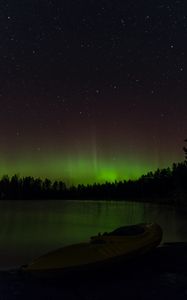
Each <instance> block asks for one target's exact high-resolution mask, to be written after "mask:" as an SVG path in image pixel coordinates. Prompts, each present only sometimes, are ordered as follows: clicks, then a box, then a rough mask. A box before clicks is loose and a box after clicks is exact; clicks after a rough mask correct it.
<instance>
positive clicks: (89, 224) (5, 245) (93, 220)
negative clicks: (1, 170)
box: [0, 201, 187, 269]
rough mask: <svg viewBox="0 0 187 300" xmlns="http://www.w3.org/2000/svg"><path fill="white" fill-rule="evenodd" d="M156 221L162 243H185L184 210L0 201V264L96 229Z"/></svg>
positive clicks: (12, 263)
mask: <svg viewBox="0 0 187 300" xmlns="http://www.w3.org/2000/svg"><path fill="white" fill-rule="evenodd" d="M149 221H150V222H157V223H159V224H160V225H161V226H162V228H163V230H164V239H163V241H164V242H176V241H177V242H178V241H187V211H184V210H181V211H178V210H175V209H174V208H172V207H168V206H159V205H151V204H142V203H132V202H104V201H100V202H98V201H27V202H26V201H25V202H24V201H6V202H0V268H1V269H4V268H12V267H13V268H14V267H17V266H19V265H22V264H25V263H27V262H28V261H30V260H31V259H32V258H33V257H35V256H39V255H41V254H43V253H45V252H48V251H50V250H53V249H55V248H59V247H61V246H64V245H68V244H71V243H76V242H79V241H87V240H89V237H90V236H92V235H95V234H97V233H98V232H104V231H110V230H113V229H114V228H116V227H119V226H123V225H129V224H135V223H139V222H149Z"/></svg>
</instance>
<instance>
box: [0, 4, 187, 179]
mask: <svg viewBox="0 0 187 300" xmlns="http://www.w3.org/2000/svg"><path fill="white" fill-rule="evenodd" d="M186 9H187V4H186V2H185V0H184V1H182V0H175V1H174V0H170V1H169V0H163V1H160V0H159V1H153V0H150V1H143V0H142V1H130V0H126V1H122V0H119V1H112V0H100V1H97V0H81V1H78V0H77V1H73V0H63V1H57V0H45V1H42V0H37V1H34V0H28V1H27V4H25V1H16V0H15V1H11V0H6V1H1V4H0V20H1V31H0V35H1V43H0V66H1V67H0V79H1V81H0V104H1V109H0V176H2V175H4V174H8V175H10V176H11V175H14V174H20V175H21V176H34V177H42V178H45V177H48V178H50V179H52V180H56V179H58V180H59V179H62V180H64V181H65V182H67V183H68V184H72V183H73V184H78V183H94V182H105V181H111V182H114V181H115V180H117V181H118V180H123V179H129V178H130V179H135V178H138V177H139V176H141V175H142V174H144V173H146V172H148V171H151V170H153V171H154V170H156V169H157V168H162V167H167V166H171V164H172V163H173V162H178V161H182V160H183V159H184V154H183V151H182V147H183V145H184V143H183V141H184V139H185V138H186V137H187V122H186V119H187V118H186V116H187V100H186V99H187V88H186V82H187V57H186V53H187V52H186V50H187V44H186V43H185V41H186V38H187V17H186Z"/></svg>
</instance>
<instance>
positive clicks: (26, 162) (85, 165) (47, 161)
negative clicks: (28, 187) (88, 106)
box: [0, 154, 157, 185]
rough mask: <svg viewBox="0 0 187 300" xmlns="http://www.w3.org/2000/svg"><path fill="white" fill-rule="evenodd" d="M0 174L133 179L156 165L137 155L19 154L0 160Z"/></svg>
mask: <svg viewBox="0 0 187 300" xmlns="http://www.w3.org/2000/svg"><path fill="white" fill-rule="evenodd" d="M0 165H1V167H0V175H4V174H8V175H9V176H12V175H14V174H19V175H20V176H33V177H41V178H46V177H47V178H50V179H51V180H63V181H64V182H66V183H67V184H68V185H71V184H75V185H77V184H79V183H80V184H81V183H82V184H93V183H95V182H96V183H103V182H106V181H108V182H114V181H119V180H124V179H126V180H128V179H137V178H138V177H140V176H141V175H142V174H146V173H147V172H149V171H154V170H155V169H156V168H157V166H155V165H154V164H148V163H146V162H145V161H143V160H142V161H140V160H138V159H136V160H134V159H133V160H131V159H129V157H128V158H126V159H125V158H120V159H115V160H113V159H112V158H109V157H108V158H101V159H99V158H97V161H95V158H94V157H89V156H88V155H84V156H81V155H79V156H77V157H73V156H70V155H69V156H68V155H66V156H63V157H61V156H60V155H49V154H48V155H47V156H40V157H32V158H31V157H30V158H29V157H28V156H25V157H23V156H22V157H20V158H17V159H15V160H12V161H8V160H3V159H1V161H0Z"/></svg>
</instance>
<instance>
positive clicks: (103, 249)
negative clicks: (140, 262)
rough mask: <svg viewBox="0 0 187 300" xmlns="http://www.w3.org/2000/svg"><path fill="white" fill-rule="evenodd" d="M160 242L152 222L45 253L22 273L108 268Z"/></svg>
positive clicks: (160, 234) (159, 233)
mask: <svg viewBox="0 0 187 300" xmlns="http://www.w3.org/2000/svg"><path fill="white" fill-rule="evenodd" d="M161 239H162V229H161V227H160V226H159V225H158V224H156V223H148V224H138V225H132V226H124V227H120V228H117V229H116V230H114V231H112V232H110V233H104V234H102V235H101V234H98V235H97V236H94V237H91V239H90V242H88V243H79V244H74V245H70V246H65V247H63V248H60V249H57V250H55V251H52V252H50V253H47V254H45V255H43V256H41V257H38V258H36V259H34V260H33V261H32V262H31V263H30V264H28V265H26V266H24V267H23V268H22V270H23V271H25V272H39V271H42V272H43V271H45V272H46V271H59V270H60V271H63V270H72V269H73V270H74V269H81V268H88V269H91V268H95V267H96V268H98V267H103V266H104V265H105V266H106V265H108V266H110V265H111V264H113V263H115V262H117V261H118V262H121V261H124V260H129V259H130V258H135V257H137V256H139V255H142V254H145V253H147V252H149V251H150V250H152V249H153V248H155V247H157V246H158V245H159V244H160V242H161Z"/></svg>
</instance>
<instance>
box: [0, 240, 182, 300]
mask: <svg viewBox="0 0 187 300" xmlns="http://www.w3.org/2000/svg"><path fill="white" fill-rule="evenodd" d="M6 299H20V300H22V299H63V300H73V299H78V300H79V299H81V300H88V299H89V300H98V299H119V300H120V299H125V300H126V299H139V300H140V299H149V300H150V299H151V300H152V299H153V300H154V299H159V300H160V299H179V300H182V299H187V243H172V244H164V246H163V247H159V248H157V249H156V250H155V251H154V252H152V253H150V254H149V255H147V256H146V257H143V258H141V260H140V259H138V260H136V261H133V262H131V263H128V264H127V263H126V264H124V265H121V266H120V267H117V268H115V269H113V270H112V271H100V272H95V273H91V274H89V273H88V272H81V273H80V274H76V275H75V274H66V275H65V276H64V275H62V274H61V275H60V276H59V275H58V276H56V275H53V276H49V277H45V278H44V277H41V276H40V277H36V276H33V275H32V276H28V275H25V274H23V273H22V272H20V271H9V272H3V271H2V272H0V300H6Z"/></svg>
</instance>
